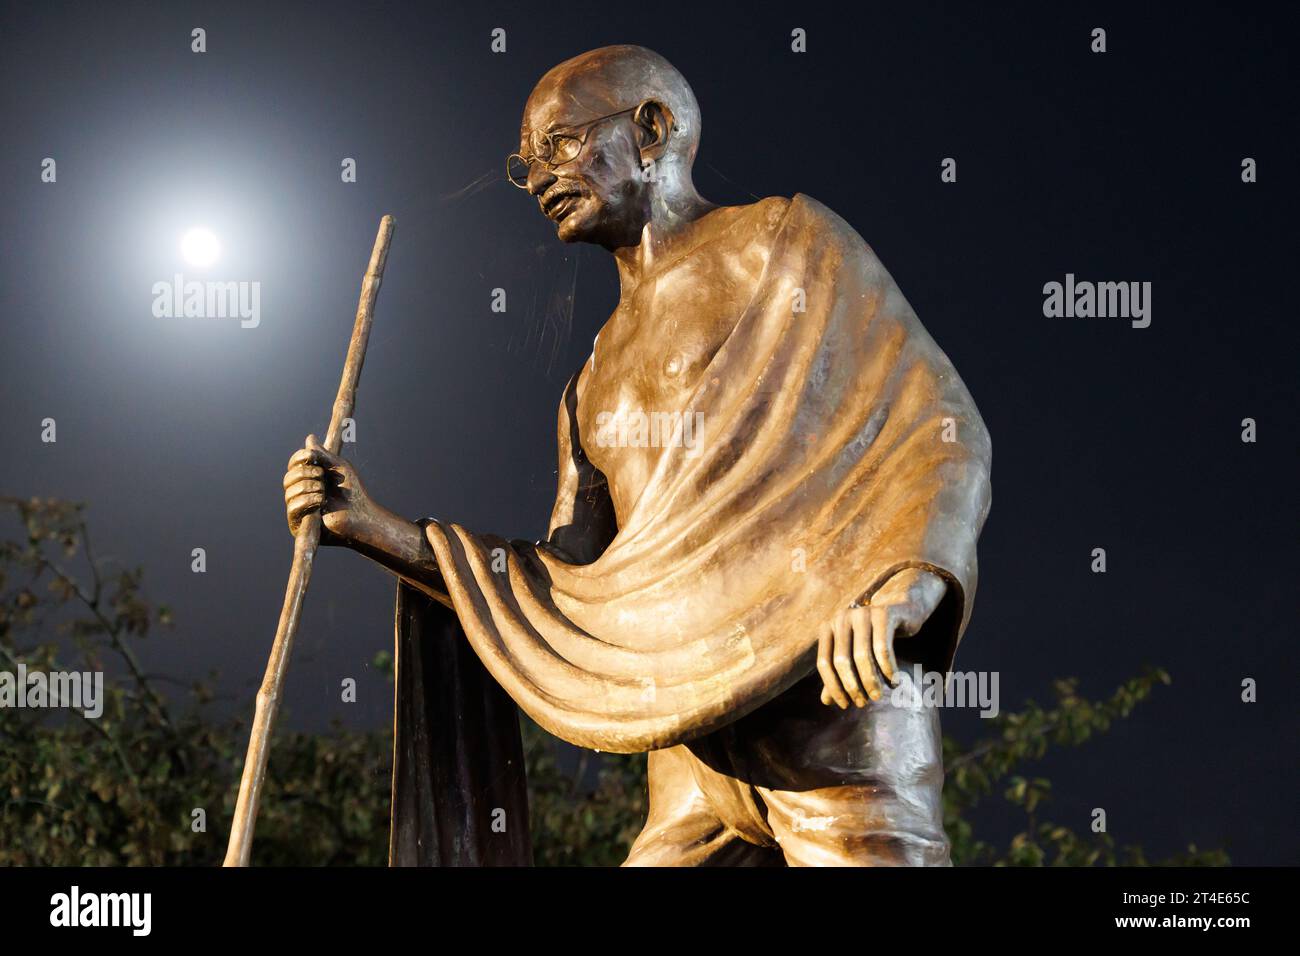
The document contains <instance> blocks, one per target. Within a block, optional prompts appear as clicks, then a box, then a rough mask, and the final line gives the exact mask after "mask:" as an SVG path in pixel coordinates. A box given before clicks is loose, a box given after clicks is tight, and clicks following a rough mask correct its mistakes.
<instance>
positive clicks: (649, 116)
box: [632, 100, 673, 162]
mask: <svg viewBox="0 0 1300 956" xmlns="http://www.w3.org/2000/svg"><path fill="white" fill-rule="evenodd" d="M632 122H634V123H635V124H636V125H637V127H638V128H639V129H640V131H641V144H640V145H641V161H642V162H645V161H647V160H657V159H659V158H660V157H661V156H663V155H664V153H666V152H667V151H668V137H669V136H671V135H672V132H673V113H672V110H670V109H669V108H668V107H667V106H665V105H664V104H662V103H660V102H658V101H657V100H644V101H643V102H642V103H641V105H640V106H638V107H637V108H636V112H635V113H633V114H632Z"/></svg>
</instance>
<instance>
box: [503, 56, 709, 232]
mask: <svg viewBox="0 0 1300 956" xmlns="http://www.w3.org/2000/svg"><path fill="white" fill-rule="evenodd" d="M624 111H626V112H624ZM617 113H622V115H618V116H613V117H610V118H609V119H607V120H602V121H600V122H597V123H594V124H592V122H591V121H592V120H595V119H597V118H599V117H609V116H610V114H617ZM587 124H591V125H587ZM519 132H520V135H519V140H520V153H521V155H523V156H524V157H526V158H533V157H534V156H535V155H540V153H539V150H538V149H537V146H538V145H539V143H541V142H542V141H543V140H544V137H545V134H547V133H552V134H555V133H561V134H563V133H571V134H573V135H574V136H575V137H579V138H582V144H581V149H580V152H579V154H578V155H577V156H576V157H575V158H574V159H572V160H569V161H566V162H562V163H557V164H554V165H551V164H547V163H545V162H533V163H532V164H531V171H530V173H529V175H528V189H529V192H531V193H532V194H533V195H534V196H537V197H538V200H539V202H540V203H541V205H542V210H543V212H545V213H546V214H547V215H548V216H549V217H550V218H551V219H552V220H554V221H555V222H556V224H557V227H558V232H559V235H560V237H561V238H562V239H564V240H565V241H568V242H574V241H583V242H596V243H599V244H601V245H604V246H606V247H607V248H611V249H613V248H617V247H618V246H620V245H627V244H635V242H636V239H637V237H638V236H639V234H640V230H641V227H642V225H644V222H645V220H646V219H647V218H648V217H649V213H650V208H651V205H652V204H672V203H673V202H674V200H675V197H676V196H678V195H684V194H689V195H690V196H692V197H695V193H694V186H693V185H692V184H691V165H692V164H693V163H694V161H695V152H696V149H697V147H698V146H699V142H700V107H699V104H698V103H697V102H696V100H695V94H694V93H693V92H691V87H690V84H688V83H687V82H686V78H685V77H683V76H682V74H681V73H679V72H678V71H677V69H676V67H674V66H673V65H672V64H671V63H669V62H668V61H667V60H665V59H664V58H663V57H662V56H660V55H659V54H658V53H655V52H654V51H652V50H647V49H646V48H645V47H640V46H632V45H620V46H607V47H601V48H600V49H597V50H591V51H589V52H587V53H583V54H581V55H580V56H575V57H573V58H572V59H570V60H565V61H564V62H563V63H561V64H560V65H559V66H556V67H554V68H553V69H551V70H550V71H548V72H547V73H546V75H545V76H543V77H542V78H541V80H540V81H539V82H538V84H537V86H536V87H535V88H534V89H533V92H532V95H531V96H529V98H528V103H527V105H526V106H525V108H524V116H523V121H522V123H521V124H520V131H519ZM539 136H540V137H542V140H539ZM570 145H572V141H570ZM541 152H544V150H542V151H541ZM647 169H648V170H649V173H648V174H647ZM695 199H696V200H698V197H695Z"/></svg>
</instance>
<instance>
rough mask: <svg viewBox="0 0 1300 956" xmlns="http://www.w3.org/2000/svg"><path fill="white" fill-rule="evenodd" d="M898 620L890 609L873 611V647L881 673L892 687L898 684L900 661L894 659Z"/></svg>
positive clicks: (881, 608) (880, 608) (879, 608)
mask: <svg viewBox="0 0 1300 956" xmlns="http://www.w3.org/2000/svg"><path fill="white" fill-rule="evenodd" d="M897 623H898V622H897V619H896V618H895V616H894V615H893V614H891V613H890V609H889V608H888V607H873V608H872V609H871V646H872V649H873V650H874V651H875V657H876V663H877V664H879V665H880V673H882V674H883V675H885V680H887V681H889V683H890V686H893V685H895V684H897V683H898V660H897V658H895V657H894V628H895V627H896V626H897Z"/></svg>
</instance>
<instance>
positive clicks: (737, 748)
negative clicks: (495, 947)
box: [624, 671, 949, 866]
mask: <svg viewBox="0 0 1300 956" xmlns="http://www.w3.org/2000/svg"><path fill="white" fill-rule="evenodd" d="M900 680H901V681H903V682H906V683H907V684H911V683H912V677H911V674H910V671H907V672H904V673H903V674H902V676H901V678H900ZM821 686H822V685H821V678H820V677H819V676H817V675H816V674H813V675H812V676H810V677H809V678H807V679H805V680H804V681H802V682H801V683H799V684H797V685H796V686H795V687H793V688H791V689H790V690H789V691H788V692H786V693H785V694H783V695H781V696H780V697H779V698H777V699H776V700H774V701H772V702H771V703H769V704H767V705H766V706H764V707H761V708H760V709H758V710H757V711H755V712H754V713H752V714H750V715H749V716H747V717H745V718H742V719H741V720H739V721H737V722H736V723H734V724H731V725H729V726H728V727H725V728H723V729H722V730H720V731H716V732H714V733H712V734H709V735H708V736H706V737H703V738H700V739H699V740H696V741H693V742H691V743H689V744H684V745H681V746H677V747H670V748H668V749H666V750H656V751H653V752H652V753H651V754H650V756H649V772H650V813H649V817H648V819H647V821H646V825H645V829H643V830H642V831H641V835H640V836H639V837H637V840H636V843H635V844H634V845H633V847H632V852H631V854H630V855H629V856H628V858H627V861H626V863H625V864H624V865H625V866H781V865H782V864H783V863H784V864H785V865H789V866H947V865H949V859H948V840H947V838H946V836H945V835H944V831H943V809H942V803H941V800H940V793H941V790H942V787H943V751H942V742H941V737H940V733H939V717H938V712H937V710H935V709H934V708H932V707H919V706H909V705H906V704H903V705H900V704H895V703H893V702H891V700H890V698H889V696H888V695H887V696H886V697H885V699H884V700H881V701H875V702H872V703H870V704H868V705H867V706H866V707H863V708H861V709H858V708H856V707H851V708H850V709H849V710H840V709H839V708H838V707H836V706H834V705H832V706H830V707H827V706H826V705H824V704H822V703H821V701H820V699H819V698H820V692H821ZM908 689H909V688H906V687H905V688H903V690H904V691H906V690H908ZM899 696H900V697H901V696H903V695H902V694H900V695H899Z"/></svg>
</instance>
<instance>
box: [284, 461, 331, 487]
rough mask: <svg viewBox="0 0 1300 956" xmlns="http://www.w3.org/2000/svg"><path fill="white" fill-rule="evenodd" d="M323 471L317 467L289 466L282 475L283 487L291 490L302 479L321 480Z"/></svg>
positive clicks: (323, 474) (323, 475)
mask: <svg viewBox="0 0 1300 956" xmlns="http://www.w3.org/2000/svg"><path fill="white" fill-rule="evenodd" d="M324 477H325V469H324V468H322V467H320V466H319V465H291V466H290V467H289V470H288V471H286V472H285V473H284V487H285V488H291V487H293V486H294V485H296V484H297V483H298V482H300V481H302V480H303V479H304V478H316V479H318V480H319V479H323V478H324Z"/></svg>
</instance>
